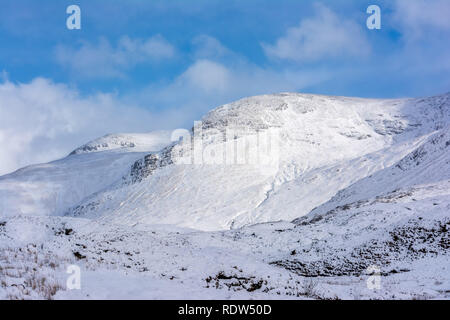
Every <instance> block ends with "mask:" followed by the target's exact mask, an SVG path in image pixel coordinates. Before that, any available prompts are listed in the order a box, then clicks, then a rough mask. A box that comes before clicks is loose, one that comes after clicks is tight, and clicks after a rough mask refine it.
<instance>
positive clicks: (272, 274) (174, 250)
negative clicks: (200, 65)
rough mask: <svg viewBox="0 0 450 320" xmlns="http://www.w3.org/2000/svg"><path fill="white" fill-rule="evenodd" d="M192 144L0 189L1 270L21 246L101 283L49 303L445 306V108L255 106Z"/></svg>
mask: <svg viewBox="0 0 450 320" xmlns="http://www.w3.org/2000/svg"><path fill="white" fill-rule="evenodd" d="M192 130H193V131H191V132H190V133H189V132H186V131H177V132H175V133H182V134H183V135H184V138H183V139H174V138H177V137H178V136H179V134H175V133H174V134H170V133H167V132H159V133H153V134H148V135H109V136H105V137H103V138H100V139H98V140H95V141H93V142H90V143H88V144H86V145H85V146H82V147H80V148H78V149H76V150H75V151H74V152H72V153H71V155H69V156H68V157H66V158H64V159H61V160H58V161H55V162H52V163H50V164H46V165H37V166H31V167H28V168H24V169H21V170H19V171H17V172H15V173H12V174H10V175H6V176H3V177H0V215H1V217H2V219H3V220H4V221H3V220H1V219H0V248H2V250H3V259H4V260H5V261H7V263H9V264H11V265H14V263H13V262H12V261H11V258H10V256H11V255H13V254H14V253H15V254H16V255H17V250H18V249H19V248H21V247H23V246H26V245H29V244H30V243H32V244H33V245H34V246H35V247H34V249H31V251H32V252H35V253H33V254H35V255H36V257H42V259H45V257H48V255H54V256H57V257H59V259H60V260H61V261H67V262H70V261H72V262H73V261H75V262H77V263H82V264H84V265H86V267H88V268H89V269H90V270H92V269H94V270H97V269H102V270H103V269H105V268H106V269H108V270H109V271H108V272H103V273H102V275H98V273H93V272H90V273H89V272H88V273H87V277H89V279H90V283H91V284H90V285H88V287H87V288H85V291H81V292H64V291H60V293H59V297H61V298H65V297H78V298H79V297H86V294H90V296H91V297H92V296H96V297H104V298H105V297H106V298H108V297H122V296H121V295H119V296H117V295H116V294H112V295H108V294H109V293H107V292H109V291H108V290H110V291H111V292H117V294H119V293H118V291H115V288H116V287H119V286H120V287H123V281H127V284H128V288H129V291H130V292H135V291H134V288H135V287H139V290H141V292H143V296H140V297H141V298H152V297H153V298H158V297H159V298H167V297H176V298H187V297H189V298H202V297H211V291H214V292H215V293H216V294H215V295H213V296H214V297H218V298H229V297H234V298H241V297H244V298H246V297H249V296H252V297H256V298H268V297H269V298H270V297H272V296H273V297H278V298H279V297H280V295H282V296H283V297H287V298H289V297H291V298H292V297H294V298H295V297H301V296H305V295H306V296H309V297H313V298H335V297H337V298H358V297H366V298H367V297H370V298H386V297H394V298H433V297H441V298H442V297H444V298H448V293H449V292H450V272H449V265H450V264H449V262H450V259H449V255H448V253H449V248H450V237H449V232H448V229H449V227H450V215H449V213H450V94H444V95H440V96H435V97H430V98H420V99H395V100H376V99H359V98H345V97H327V96H319V95H306V94H291V93H283V94H278V95H266V96H258V97H251V98H246V99H243V100H239V101H236V102H234V103H231V104H228V105H224V106H221V107H219V108H217V109H214V110H212V111H211V112H209V113H208V114H207V115H205V116H204V117H203V119H202V120H201V122H200V123H197V124H195V126H194V128H193V129H192ZM171 138H173V139H171ZM171 140H173V141H171ZM267 140H269V141H270V143H268V144H265V142H267ZM199 150H201V151H200V152H199ZM49 216H51V217H49ZM2 221H3V222H2ZM2 223H3V224H2ZM230 229H231V230H230ZM23 230H26V232H24V231H23ZM39 244H43V247H42V248H41V249H36V248H38V247H36V246H38V245H39ZM19 256H21V255H19ZM5 257H6V258H5ZM21 257H22V256H21ZM22 259H24V260H26V259H29V257H28V258H27V257H23V258H22ZM33 259H34V260H38V258H33ZM5 263H6V262H5ZM62 264H64V263H59V264H58V265H62ZM111 267H113V269H115V271H111ZM16 268H17V267H16ZM59 268H62V266H60V267H59ZM117 268H118V269H117ZM368 268H369V269H370V268H375V269H377V268H378V269H379V270H380V271H379V272H380V274H381V275H382V276H383V277H384V278H383V286H382V288H381V289H378V290H375V291H373V290H369V289H368V287H367V286H366V279H367V276H366V275H365V273H366V271H367V270H369V269H368ZM56 269H58V267H56ZM121 270H125V271H126V272H125V273H124V271H121ZM18 272H19V271H18ZM48 272H49V273H50V274H51V273H52V272H54V271H51V270H49V271H48ZM19 273H20V272H19ZM0 274H1V273H0ZM45 276H46V277H47V278H48V277H49V274H48V273H46V274H45ZM105 277H106V278H107V279H108V281H110V282H108V283H109V284H108V285H109V286H110V287H108V288H104V290H105V291H102V290H101V289H99V288H98V286H99V285H98V284H99V283H103V284H105V283H106V282H105V279H106V278H105ZM311 277H315V279H316V280H315V281H312V280H310V279H311ZM9 278H11V277H9ZM53 278H54V279H55V280H54V281H55V283H57V282H58V279H57V277H56V278H55V277H53ZM143 278H145V279H149V280H150V281H152V282H153V283H156V285H155V287H145V286H144V285H143V284H142V282H141V281H140V279H143ZM10 280H11V279H10ZM10 280H8V281H10ZM11 281H12V280H11ZM111 281H112V284H110V283H111ZM313 282H314V283H313ZM316 282H318V283H316ZM108 285H107V286H108ZM175 288H177V290H175V291H176V292H177V293H176V294H174V293H173V289H175ZM180 288H181V289H180ZM5 290H6V289H5ZM313 291H314V292H313ZM8 292H9V291H8ZM1 293H2V291H1V290H0V296H1ZM144 293H145V294H144ZM15 294H17V295H19V296H23V295H24V294H23V292H19V293H15ZM35 294H37V295H39V293H35ZM120 294H124V295H125V296H126V293H124V292H123V290H121V293H120ZM41 296H42V294H41ZM56 297H58V294H57V295H56Z"/></svg>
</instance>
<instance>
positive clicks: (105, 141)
mask: <svg viewBox="0 0 450 320" xmlns="http://www.w3.org/2000/svg"><path fill="white" fill-rule="evenodd" d="M169 143H170V132H169V131H156V132H151V133H132V134H130V133H123V134H108V135H105V136H103V137H101V138H98V139H95V140H92V141H90V142H88V143H86V144H85V145H83V146H81V147H79V148H77V149H75V150H74V151H72V152H71V153H70V155H75V154H84V153H91V152H99V151H107V150H114V149H133V151H136V152H151V151H159V150H161V149H162V148H164V147H165V146H166V145H168V144H169Z"/></svg>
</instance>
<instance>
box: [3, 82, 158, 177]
mask: <svg viewBox="0 0 450 320" xmlns="http://www.w3.org/2000/svg"><path fill="white" fill-rule="evenodd" d="M158 121H160V119H158V118H155V117H154V116H153V115H152V114H150V112H148V111H146V110H143V109H140V108H136V107H132V106H131V107H130V106H127V107H126V108H125V106H123V105H121V104H120V103H119V102H118V100H117V99H116V97H114V96H113V95H108V94H97V95H94V96H90V97H85V98H83V97H81V96H80V95H79V94H78V93H77V92H76V91H75V90H73V89H70V88H68V87H67V86H65V85H61V84H55V83H52V82H51V81H49V80H47V79H42V78H37V79H35V80H33V81H32V82H30V83H27V84H14V83H11V82H8V81H6V82H3V83H0V148H1V152H0V175H1V174H5V173H8V172H11V171H13V170H15V169H18V168H20V167H23V166H25V165H28V164H31V163H37V162H48V161H51V160H55V159H57V158H59V157H62V156H64V155H66V154H67V153H68V152H70V151H71V150H72V149H74V148H75V147H77V146H79V145H81V144H83V143H85V142H87V141H89V140H90V139H92V138H93V137H97V136H102V135H104V134H106V133H113V132H121V131H128V130H130V129H133V131H135V132H142V131H144V132H145V131H149V128H152V126H155V125H156V124H157V123H158Z"/></svg>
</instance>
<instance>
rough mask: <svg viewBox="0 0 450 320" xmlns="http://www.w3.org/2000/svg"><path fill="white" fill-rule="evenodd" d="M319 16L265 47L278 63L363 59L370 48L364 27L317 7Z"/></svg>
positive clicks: (264, 45)
mask: <svg viewBox="0 0 450 320" xmlns="http://www.w3.org/2000/svg"><path fill="white" fill-rule="evenodd" d="M315 9H316V15H315V16H313V17H311V18H307V19H304V20H302V21H301V22H300V25H299V26H298V27H293V28H289V29H288V30H287V32H286V34H285V35H284V36H282V37H280V38H279V39H278V40H276V42H275V44H273V45H270V44H263V48H264V51H265V52H266V54H267V55H268V56H269V57H271V58H274V59H281V60H291V61H294V62H300V63H302V62H314V61H318V60H321V59H325V58H343V57H344V58H345V57H347V58H354V57H363V56H366V55H368V54H369V53H370V44H369V42H368V41H367V39H366V37H365V36H364V33H363V32H362V30H363V28H364V26H361V24H358V23H356V22H354V21H351V20H348V19H343V18H341V17H339V16H338V15H337V14H336V13H334V12H333V11H332V10H331V9H329V8H328V7H326V6H324V5H322V4H316V5H315Z"/></svg>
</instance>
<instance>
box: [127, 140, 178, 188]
mask: <svg viewBox="0 0 450 320" xmlns="http://www.w3.org/2000/svg"><path fill="white" fill-rule="evenodd" d="M172 149H173V147H168V148H165V149H164V150H162V151H161V152H160V153H155V154H149V155H146V156H145V157H144V158H143V159H140V160H137V161H136V162H135V163H134V164H133V165H132V166H131V171H130V177H129V178H130V180H129V182H130V183H131V184H134V183H138V182H141V181H142V180H144V179H145V178H147V177H148V176H150V175H151V174H152V173H153V172H154V171H155V170H156V169H158V168H163V167H166V166H169V165H171V164H173V161H172Z"/></svg>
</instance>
